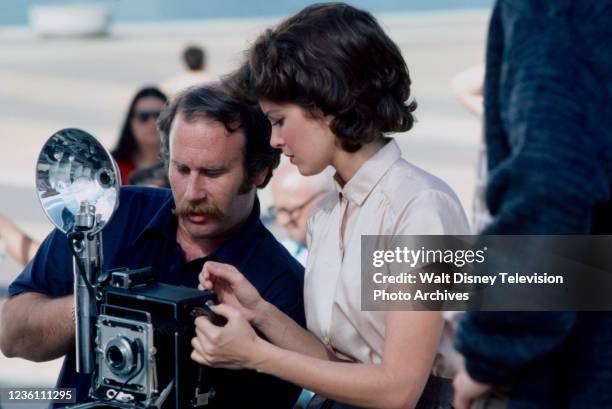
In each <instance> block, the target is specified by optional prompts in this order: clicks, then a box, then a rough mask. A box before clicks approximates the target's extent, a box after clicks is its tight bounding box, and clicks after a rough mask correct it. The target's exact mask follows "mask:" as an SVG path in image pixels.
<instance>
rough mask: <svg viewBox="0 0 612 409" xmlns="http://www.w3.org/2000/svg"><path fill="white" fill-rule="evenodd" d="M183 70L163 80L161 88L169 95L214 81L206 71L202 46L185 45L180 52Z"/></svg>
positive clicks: (204, 53) (205, 60)
mask: <svg viewBox="0 0 612 409" xmlns="http://www.w3.org/2000/svg"><path fill="white" fill-rule="evenodd" d="M182 59H183V64H184V66H185V72H183V73H181V74H179V75H177V76H175V77H172V78H170V79H169V80H167V81H165V82H164V83H163V84H162V86H161V89H162V90H163V91H164V92H165V93H166V94H167V95H169V96H171V97H172V96H174V95H176V94H178V93H179V92H181V91H183V90H184V89H185V88H189V87H191V86H194V85H198V84H202V83H205V82H208V81H214V80H215V78H214V77H213V76H212V75H210V74H209V73H208V71H207V58H206V51H205V50H204V48H202V47H200V46H197V45H190V46H187V47H185V49H184V50H183V54H182Z"/></svg>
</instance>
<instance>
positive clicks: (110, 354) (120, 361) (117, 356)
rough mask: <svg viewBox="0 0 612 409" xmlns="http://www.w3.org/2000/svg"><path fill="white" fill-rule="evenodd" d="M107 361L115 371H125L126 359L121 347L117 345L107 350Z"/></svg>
mask: <svg viewBox="0 0 612 409" xmlns="http://www.w3.org/2000/svg"><path fill="white" fill-rule="evenodd" d="M106 360H107V361H108V363H109V364H110V366H111V367H113V368H115V369H123V367H124V366H125V357H124V356H123V353H122V352H121V350H120V349H119V347H117V346H115V345H113V346H111V347H110V348H108V349H107V350H106Z"/></svg>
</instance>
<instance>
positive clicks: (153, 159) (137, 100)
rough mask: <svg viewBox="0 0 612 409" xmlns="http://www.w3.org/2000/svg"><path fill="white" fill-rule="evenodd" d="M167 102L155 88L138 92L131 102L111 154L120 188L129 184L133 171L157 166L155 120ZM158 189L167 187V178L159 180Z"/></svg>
mask: <svg viewBox="0 0 612 409" xmlns="http://www.w3.org/2000/svg"><path fill="white" fill-rule="evenodd" d="M167 101H168V99H167V98H166V95H165V94H164V93H163V92H161V91H160V90H159V89H158V88H156V87H145V88H142V89H140V90H139V91H138V92H137V93H136V95H134V98H132V101H131V102H130V106H129V108H128V112H127V115H126V117H125V120H124V121H123V126H122V128H121V134H120V135H119V141H118V142H117V145H116V146H115V147H114V148H113V149H112V150H111V154H112V155H113V158H114V159H115V161H116V162H117V165H118V166H119V172H120V173H121V183H122V184H124V185H127V184H132V183H131V182H130V177H131V176H132V174H133V173H134V172H135V171H137V170H141V169H147V168H151V167H153V168H155V167H158V166H159V164H160V162H161V160H160V154H159V152H160V146H161V138H160V135H159V131H158V129H157V118H158V117H159V114H160V112H161V111H162V109H163V108H164V106H165V105H166V102H167ZM158 185H161V186H164V187H167V186H168V183H167V178H165V179H161V180H160V181H159V184H158Z"/></svg>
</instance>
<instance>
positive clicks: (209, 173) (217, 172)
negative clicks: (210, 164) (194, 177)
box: [206, 170, 225, 178]
mask: <svg viewBox="0 0 612 409" xmlns="http://www.w3.org/2000/svg"><path fill="white" fill-rule="evenodd" d="M224 173H225V172H224V171H222V170H209V171H207V172H206V176H208V177H209V178H218V177H219V176H221V175H223V174H224Z"/></svg>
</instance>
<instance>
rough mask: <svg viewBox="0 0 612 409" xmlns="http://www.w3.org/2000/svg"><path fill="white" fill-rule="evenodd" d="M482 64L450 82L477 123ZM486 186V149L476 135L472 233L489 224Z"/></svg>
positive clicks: (456, 95) (454, 92) (479, 112)
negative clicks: (485, 193)
mask: <svg viewBox="0 0 612 409" xmlns="http://www.w3.org/2000/svg"><path fill="white" fill-rule="evenodd" d="M484 71H485V68H484V64H477V65H475V66H472V67H470V68H468V69H466V70H464V71H462V72H460V73H459V74H457V75H456V76H455V77H454V78H453V81H452V89H453V94H455V97H457V99H458V100H459V102H461V104H462V105H463V106H464V107H466V108H467V109H468V111H470V112H471V113H472V114H474V115H475V116H476V117H477V118H478V120H479V121H482V116H483V110H484V105H483V98H482V86H483V82H484ZM486 184H487V148H486V146H485V141H484V136H483V135H482V133H479V135H478V158H477V160H476V180H475V189H474V197H473V198H472V220H471V227H472V232H473V233H475V234H477V233H479V232H481V231H482V229H484V228H485V227H486V226H487V224H489V223H490V222H491V215H490V214H489V210H488V209H487V205H486V203H485V198H484V191H485V186H486Z"/></svg>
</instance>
